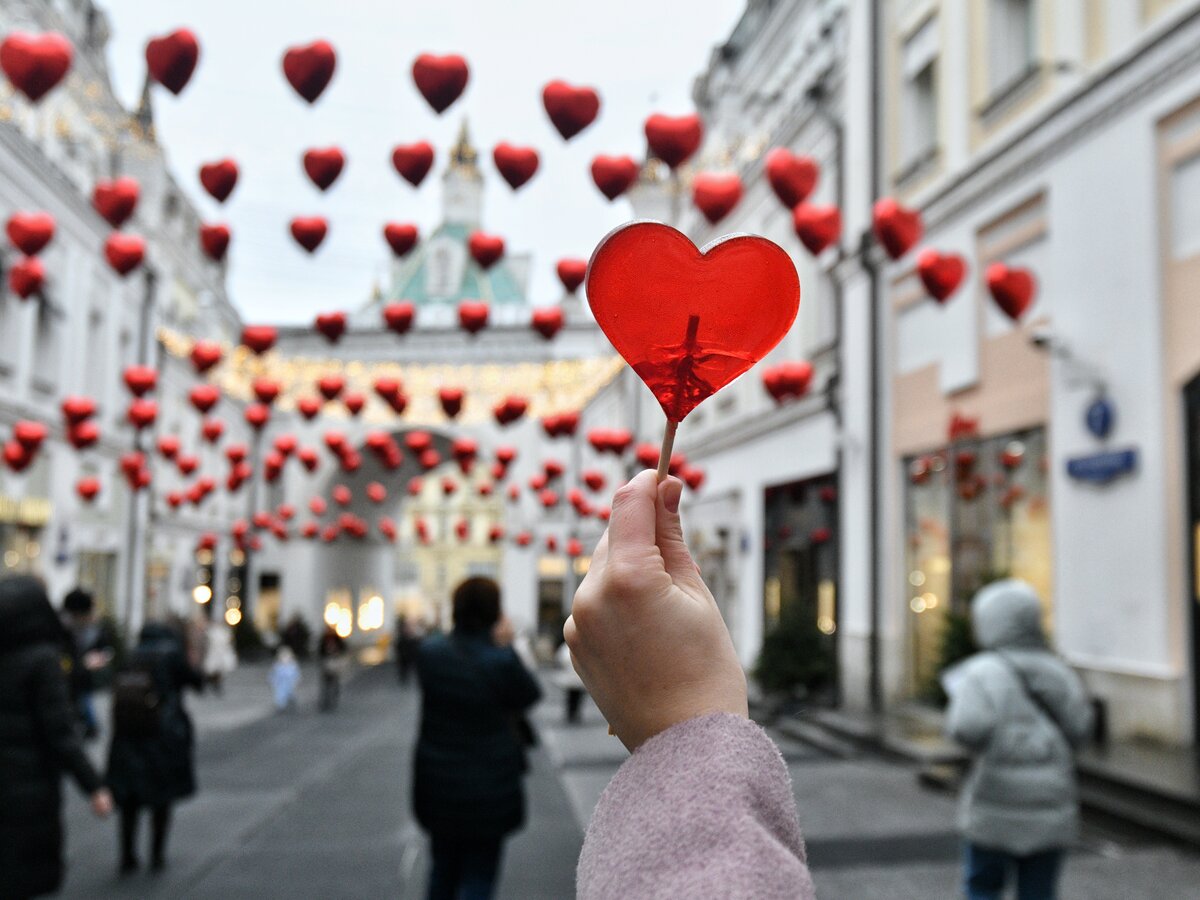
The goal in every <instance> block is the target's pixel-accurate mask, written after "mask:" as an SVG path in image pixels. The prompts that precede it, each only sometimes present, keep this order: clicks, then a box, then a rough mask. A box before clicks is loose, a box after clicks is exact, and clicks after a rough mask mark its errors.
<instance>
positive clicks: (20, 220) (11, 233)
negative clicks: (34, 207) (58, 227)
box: [5, 212, 54, 256]
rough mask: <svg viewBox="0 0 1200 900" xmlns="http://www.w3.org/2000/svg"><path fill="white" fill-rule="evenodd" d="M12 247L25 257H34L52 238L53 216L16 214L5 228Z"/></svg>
mask: <svg viewBox="0 0 1200 900" xmlns="http://www.w3.org/2000/svg"><path fill="white" fill-rule="evenodd" d="M5 231H6V232H7V233H8V239H9V240H10V241H11V242H12V245H13V246H14V247H16V248H17V249H18V250H20V251H21V252H22V253H24V254H25V255H26V256H36V255H37V254H38V253H40V252H41V251H42V250H43V249H44V248H45V246H46V245H47V244H49V243H50V241H51V239H53V237H54V216H52V215H50V213H46V212H33V213H26V212H16V213H13V214H12V215H11V216H9V217H8V224H7V225H6V226H5Z"/></svg>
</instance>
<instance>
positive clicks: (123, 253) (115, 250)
mask: <svg viewBox="0 0 1200 900" xmlns="http://www.w3.org/2000/svg"><path fill="white" fill-rule="evenodd" d="M145 255H146V242H145V241H144V240H142V239H141V238H140V237H138V236H137V235H136V234H121V233H120V232H113V233H112V234H110V235H109V236H108V240H106V241H105V242H104V258H105V259H107V260H108V264H109V265H110V266H112V268H113V271H115V272H116V273H117V274H118V275H121V276H125V275H128V274H129V273H130V272H132V271H133V270H134V269H136V268H137V267H138V266H140V265H141V264H142V259H143V258H145Z"/></svg>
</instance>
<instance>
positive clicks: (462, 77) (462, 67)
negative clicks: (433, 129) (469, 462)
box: [412, 53, 471, 115]
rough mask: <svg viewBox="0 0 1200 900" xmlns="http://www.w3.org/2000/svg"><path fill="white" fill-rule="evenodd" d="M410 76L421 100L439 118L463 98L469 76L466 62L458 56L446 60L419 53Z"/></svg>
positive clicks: (441, 57)
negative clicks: (423, 99)
mask: <svg viewBox="0 0 1200 900" xmlns="http://www.w3.org/2000/svg"><path fill="white" fill-rule="evenodd" d="M412 75H413V81H414V82H415V83H416V85H417V90H418V91H420V92H421V96H422V97H424V98H425V101H426V102H427V103H428V104H429V105H430V106H432V107H433V111H434V112H436V113H437V114H438V115H441V114H442V113H443V112H445V111H446V109H447V108H449V106H450V104H451V103H453V102H454V101H455V100H457V99H458V98H459V97H460V96H462V92H463V90H465V89H466V87H467V80H468V79H469V78H470V77H471V72H470V69H468V68H467V61H466V60H465V59H463V58H462V57H461V56H459V55H458V54H457V53H452V54H449V55H447V56H434V55H433V54H432V53H422V54H421V55H420V56H418V57H417V58H416V61H414V62H413V67H412Z"/></svg>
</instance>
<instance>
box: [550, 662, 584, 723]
mask: <svg viewBox="0 0 1200 900" xmlns="http://www.w3.org/2000/svg"><path fill="white" fill-rule="evenodd" d="M554 660H555V662H557V663H558V671H557V672H555V673H554V682H555V684H557V685H558V686H559V688H560V689H561V690H562V692H563V698H564V700H565V702H566V710H565V713H566V720H567V724H568V725H577V724H578V723H579V714H580V711H581V709H582V708H583V698H584V697H586V696H587V688H585V687H584V686H583V679H582V678H580V677H579V673H578V672H576V671H575V667H574V666H572V665H571V648H570V647H568V646H567V645H566V643H565V642H564V643H563V644H562V645H561V646H559V648H558V652H557V653H555V654H554Z"/></svg>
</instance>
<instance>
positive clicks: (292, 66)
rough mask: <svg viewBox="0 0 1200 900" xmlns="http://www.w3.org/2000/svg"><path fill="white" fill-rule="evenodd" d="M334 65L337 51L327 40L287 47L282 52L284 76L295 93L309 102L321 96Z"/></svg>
mask: <svg viewBox="0 0 1200 900" xmlns="http://www.w3.org/2000/svg"><path fill="white" fill-rule="evenodd" d="M336 67H337V53H335V52H334V49H333V45H332V44H330V43H329V42H328V41H313V42H312V43H311V44H304V45H302V46H298V47H289V48H288V51H287V52H286V53H284V54H283V75H284V77H285V78H287V80H288V84H290V85H291V86H292V88H293V89H294V90H295V91H296V93H297V94H299V95H300V96H301V97H303V98H304V99H305V100H307V101H308V102H309V103H315V102H316V100H317V98H318V97H320V96H321V92H322V91H324V90H325V88H326V87H327V86H328V84H329V80H330V79H331V78H333V70H334V69H335V68H336Z"/></svg>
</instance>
